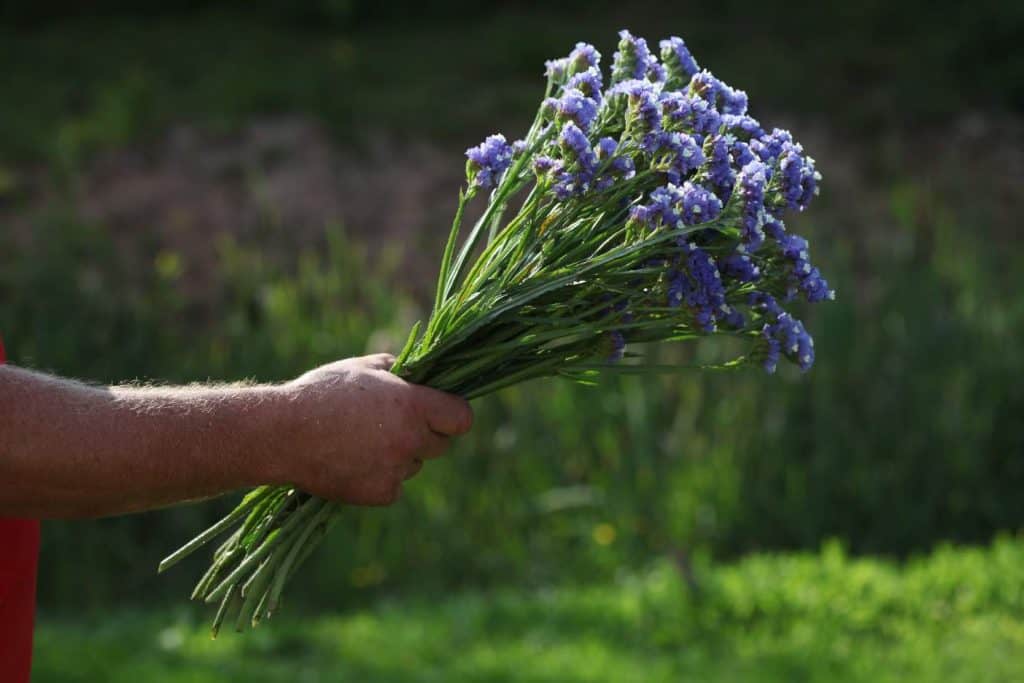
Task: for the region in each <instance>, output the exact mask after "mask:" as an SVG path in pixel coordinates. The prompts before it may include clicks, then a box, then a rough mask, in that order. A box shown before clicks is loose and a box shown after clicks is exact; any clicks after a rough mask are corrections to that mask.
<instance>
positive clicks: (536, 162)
mask: <svg viewBox="0 0 1024 683" xmlns="http://www.w3.org/2000/svg"><path fill="white" fill-rule="evenodd" d="M561 166H562V162H560V161H555V160H554V159H552V158H551V157H549V156H546V155H539V156H535V157H534V158H533V172H534V173H536V174H537V175H538V176H546V175H547V174H549V173H551V172H552V171H555V170H559V169H561Z"/></svg>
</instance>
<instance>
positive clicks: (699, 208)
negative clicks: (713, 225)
mask: <svg viewBox="0 0 1024 683" xmlns="http://www.w3.org/2000/svg"><path fill="white" fill-rule="evenodd" d="M681 194H682V201H681V202H680V204H681V211H680V212H679V214H680V221H682V224H683V225H700V224H701V223H707V222H708V221H710V220H713V219H715V218H717V217H718V214H720V213H722V202H721V200H720V199H719V198H718V197H717V196H716V195H715V193H713V192H710V191H708V190H706V189H704V188H703V187H701V186H700V185H695V184H694V183H691V182H689V181H687V182H686V183H685V184H684V185H683V187H682V193H681Z"/></svg>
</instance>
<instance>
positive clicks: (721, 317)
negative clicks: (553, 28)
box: [160, 31, 834, 635]
mask: <svg viewBox="0 0 1024 683" xmlns="http://www.w3.org/2000/svg"><path fill="white" fill-rule="evenodd" d="M546 67H547V68H546V74H547V90H546V92H545V96H544V99H543V102H542V103H541V106H540V108H539V110H538V111H537V115H536V117H535V119H534V121H533V124H532V125H531V126H530V128H529V131H528V132H527V133H526V135H525V136H524V137H523V138H522V139H520V140H516V141H514V142H511V143H509V142H508V141H507V140H506V138H505V137H504V136H502V135H492V136H490V137H488V138H487V139H486V140H485V141H484V142H483V143H482V144H480V145H479V146H477V147H473V148H471V149H469V150H467V152H466V156H467V157H468V160H467V163H466V185H465V187H464V188H463V189H462V190H461V191H460V194H459V201H458V206H457V208H456V210H455V218H454V221H453V222H452V227H451V232H450V235H449V237H448V242H447V244H446V246H445V249H444V253H443V256H442V258H441V266H440V275H439V277H438V281H437V291H436V297H435V299H434V306H433V310H432V312H431V315H430V318H429V320H428V322H427V324H426V325H425V326H422V327H421V325H420V324H419V323H417V324H416V325H415V326H414V327H413V329H412V331H411V333H410V334H409V337H408V341H407V343H406V344H405V347H404V348H403V350H402V351H401V353H400V354H399V355H398V357H397V360H396V361H395V364H394V367H393V368H392V372H394V373H396V374H398V375H399V376H401V377H403V378H404V379H406V380H408V381H410V382H416V383H420V384H425V385H428V386H431V387H434V388H437V389H441V390H443V391H447V392H451V393H455V394H459V395H461V396H463V397H465V398H467V399H472V398H476V397H478V396H483V395H485V394H489V393H491V392H494V391H497V390H499V389H502V388H504V387H508V386H511V385H513V384H518V383H520V382H525V381H527V380H530V379H534V378H538V377H548V376H556V375H557V376H561V377H566V378H569V379H572V380H577V381H582V382H592V381H593V380H594V378H595V376H596V375H598V374H599V373H605V372H660V371H665V370H670V369H674V368H673V367H671V366H665V365H658V364H654V363H651V362H647V361H645V358H644V356H643V355H640V354H637V353H634V352H632V351H628V350H627V349H634V348H636V346H637V345H641V344H647V343H651V342H664V341H673V342H687V341H695V340H698V339H701V338H704V337H712V336H729V337H732V338H735V339H737V340H740V342H741V345H740V347H738V348H741V349H742V355H739V356H738V357H736V358H733V359H731V360H729V361H727V362H725V363H723V364H721V365H719V366H717V367H738V366H742V365H751V364H755V365H760V366H761V367H763V368H764V369H765V370H767V371H768V372H774V371H775V369H776V367H777V365H778V364H779V363H780V362H781V361H782V360H783V359H786V360H788V361H791V362H793V363H795V364H797V365H798V366H799V367H800V368H801V369H802V370H807V369H808V368H810V367H811V364H812V363H813V362H814V342H813V340H812V339H811V336H810V335H809V334H808V333H807V331H806V329H805V328H804V325H803V323H802V322H801V321H800V320H799V319H797V318H796V317H794V315H793V314H792V313H791V312H790V310H789V309H790V306H791V304H793V303H795V302H797V301H798V300H804V301H809V302H817V301H821V300H823V299H831V298H833V297H834V294H833V291H832V290H831V289H830V288H829V286H828V284H827V282H826V281H825V279H824V278H823V277H822V276H821V273H820V272H819V271H818V269H817V268H815V267H814V266H813V265H812V264H811V262H810V260H809V256H808V245H807V241H806V240H805V239H803V238H802V237H800V236H798V235H795V234H793V233H791V232H788V231H787V230H786V227H785V225H784V223H783V217H784V214H785V213H786V212H787V211H803V210H804V209H805V208H806V207H807V205H808V203H809V202H810V201H811V198H812V197H814V196H815V195H816V194H818V182H819V181H820V179H821V176H820V174H819V173H818V172H817V171H816V169H815V163H814V160H813V159H812V158H811V157H810V156H808V155H807V154H805V153H804V150H803V148H802V147H801V146H800V144H798V143H797V142H795V141H794V140H793V138H792V136H791V135H790V134H789V133H788V132H787V131H784V130H780V129H778V128H775V129H772V130H767V129H766V128H764V127H762V125H761V124H760V123H759V122H758V121H757V120H756V119H754V118H752V117H751V116H750V115H749V114H748V113H747V95H746V93H744V92H743V91H742V90H737V89H734V88H732V87H730V86H728V85H726V84H725V83H723V82H722V81H720V80H718V79H717V78H715V77H714V76H713V75H712V74H711V73H709V72H708V71H705V70H701V69H700V68H699V67H698V66H697V63H696V61H694V58H693V57H692V55H691V54H690V52H689V50H688V49H687V47H686V45H685V43H684V42H683V41H682V40H681V39H680V38H676V37H673V38H669V39H667V40H663V41H661V43H660V60H659V59H658V57H657V56H655V55H654V54H652V53H651V50H650V48H649V47H648V45H647V42H646V41H645V40H644V39H643V38H639V37H635V36H633V35H631V34H630V33H629V32H628V31H622V32H621V33H620V41H619V44H618V50H617V51H616V52H615V54H614V57H613V59H612V65H611V70H610V74H608V77H607V82H606V80H605V74H604V73H603V72H602V71H601V69H600V54H599V53H598V52H597V50H596V49H594V47H593V46H591V45H587V44H585V43H579V44H577V45H576V47H575V49H573V50H572V52H571V53H570V54H569V55H568V56H567V57H564V58H562V59H557V60H553V61H549V62H547V65H546ZM476 199H481V200H483V201H486V202H487V204H486V208H485V209H484V212H483V214H482V216H481V217H480V219H479V220H478V221H476V223H475V224H474V225H473V226H472V228H471V229H469V230H468V235H467V236H466V237H465V238H464V239H463V240H461V243H460V235H461V234H462V233H463V229H462V228H463V226H462V222H463V213H464V209H465V208H466V206H467V205H468V204H469V202H471V201H473V200H476ZM340 512H341V506H340V505H338V504H336V503H331V502H328V501H326V500H322V499H319V498H316V497H313V496H310V495H309V494H306V493H303V492H302V491H298V490H296V489H294V488H289V487H282V486H264V487H260V488H257V489H255V490H253V491H251V492H250V493H249V494H248V495H246V496H245V498H243V499H242V501H241V503H239V505H238V507H237V508H235V509H234V511H232V512H231V513H230V514H228V515H227V516H226V517H225V518H224V519H222V520H221V521H219V522H217V523H216V524H214V525H213V526H211V527H210V528H209V529H207V530H206V531H204V532H203V533H201V534H200V535H199V536H197V537H196V538H194V539H193V540H192V541H190V542H189V543H187V544H186V545H185V546H183V547H182V548H181V549H180V550H178V551H177V552H175V553H174V554H172V555H171V556H169V557H168V558H167V559H165V560H164V561H163V563H161V565H160V570H161V571H163V570H165V569H167V568H168V567H170V566H171V565H173V564H175V563H176V562H178V561H179V560H181V559H182V558H183V557H185V556H187V555H188V554H190V553H192V552H194V551H195V550H196V549H198V548H200V547H201V546H203V545H204V544H206V543H208V542H210V541H211V540H213V539H214V538H216V537H218V536H220V535H221V534H224V533H228V532H231V533H230V535H229V536H228V537H227V540H225V541H224V542H223V543H222V544H221V545H220V547H219V548H218V549H217V550H216V551H215V552H214V553H213V561H212V562H211V564H210V567H209V569H208V570H207V571H206V573H205V575H204V576H203V577H202V579H200V581H199V583H198V584H197V585H196V588H195V591H194V592H193V594H192V597H193V598H194V599H199V600H204V601H206V602H208V603H219V605H220V607H219V609H218V610H217V614H216V617H215V618H214V624H213V633H214V635H216V633H217V631H218V629H219V628H220V626H221V624H222V622H223V621H224V619H225V618H228V617H231V618H233V619H234V622H235V624H236V627H237V628H238V629H239V630H241V629H243V628H244V627H245V626H246V625H249V624H251V625H253V626H255V625H256V624H257V623H259V622H260V620H262V619H264V618H267V617H269V616H270V615H271V614H273V613H274V610H275V609H276V608H277V607H278V605H279V603H280V600H281V593H282V591H283V589H284V587H285V585H286V584H287V582H288V580H289V578H290V577H291V576H292V575H293V574H294V573H295V571H296V570H297V569H298V568H299V566H300V565H301V564H302V562H303V560H305V559H306V558H307V557H308V556H309V554H310V553H311V552H312V551H313V549H314V548H316V546H317V544H318V542H319V541H320V539H321V538H323V536H324V534H325V533H327V530H328V529H329V528H330V526H331V523H332V522H333V521H334V520H335V519H337V518H338V516H339V514H340Z"/></svg>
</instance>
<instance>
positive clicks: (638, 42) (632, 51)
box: [612, 29, 656, 83]
mask: <svg viewBox="0 0 1024 683" xmlns="http://www.w3.org/2000/svg"><path fill="white" fill-rule="evenodd" d="M655 63H656V60H655V59H654V57H653V56H651V51H650V50H649V49H648V47H647V41H646V40H644V39H643V38H637V37H634V36H633V34H631V33H630V32H629V31H627V30H625V29H623V30H622V31H619V49H618V50H617V51H616V52H615V54H614V55H613V56H612V83H619V82H620V81H627V80H630V79H641V78H646V77H647V75H648V74H649V73H650V72H651V71H652V66H651V65H652V64H655Z"/></svg>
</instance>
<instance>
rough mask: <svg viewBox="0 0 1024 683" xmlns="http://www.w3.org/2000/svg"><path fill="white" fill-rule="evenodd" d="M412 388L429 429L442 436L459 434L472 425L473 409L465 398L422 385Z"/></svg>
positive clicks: (466, 430)
mask: <svg viewBox="0 0 1024 683" xmlns="http://www.w3.org/2000/svg"><path fill="white" fill-rule="evenodd" d="M413 389H414V391H415V392H416V401H417V403H418V404H419V406H420V411H421V412H422V414H423V417H424V418H426V420H427V424H428V425H430V429H431V430H433V431H435V432H437V433H438V434H441V435H444V436H459V435H460V434H465V433H466V432H468V431H469V428H470V427H472V426H473V409H472V408H470V407H469V402H468V401H466V400H465V399H462V398H459V397H458V396H453V395H452V394H446V393H444V392H443V391H437V390H436V389H431V388H429V387H424V386H415V387H413Z"/></svg>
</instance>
